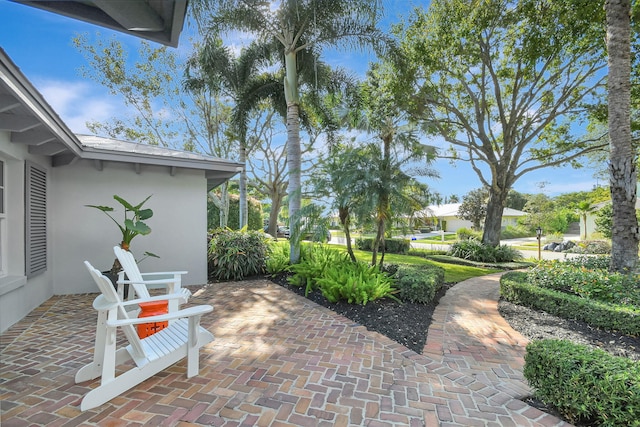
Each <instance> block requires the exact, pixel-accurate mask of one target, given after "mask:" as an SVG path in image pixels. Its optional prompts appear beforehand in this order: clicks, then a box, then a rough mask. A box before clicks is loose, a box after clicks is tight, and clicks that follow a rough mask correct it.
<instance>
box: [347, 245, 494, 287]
mask: <svg viewBox="0 0 640 427" xmlns="http://www.w3.org/2000/svg"><path fill="white" fill-rule="evenodd" d="M335 247H336V249H339V250H343V251H345V252H346V250H347V249H346V248H345V247H343V246H335ZM353 253H354V255H355V256H356V258H358V260H360V261H364V262H371V252H367V251H361V250H358V249H354V250H353ZM378 259H379V258H378ZM384 260H385V262H388V263H391V264H415V265H437V266H440V267H442V268H444V280H445V282H447V283H457V282H462V281H463V280H467V279H470V278H472V277H478V276H485V275H487V274H491V273H496V272H497V271H499V270H496V269H493V268H479V267H469V266H465V265H457V264H449V263H444V262H437V261H431V260H428V259H425V258H422V257H417V256H411V255H398V254H385V256H384Z"/></svg>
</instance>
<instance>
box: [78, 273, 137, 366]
mask: <svg viewBox="0 0 640 427" xmlns="http://www.w3.org/2000/svg"><path fill="white" fill-rule="evenodd" d="M84 265H85V266H86V267H87V270H89V273H90V274H91V277H93V280H94V281H95V282H96V284H97V285H98V288H99V289H100V292H101V293H102V295H100V296H98V298H96V300H95V302H94V303H93V307H94V308H95V309H96V310H106V311H112V310H113V311H114V317H115V318H119V319H128V318H129V313H128V312H127V310H126V309H125V307H124V305H123V304H122V300H120V297H119V296H118V293H117V292H116V290H115V288H114V287H113V283H111V280H109V278H108V277H107V276H105V275H104V274H102V273H101V272H100V271H99V270H98V269H96V268H95V267H94V266H92V265H91V263H89V261H85V262H84ZM101 300H102V301H101ZM122 331H123V332H124V334H125V336H126V337H127V340H128V341H129V343H130V344H131V347H132V351H133V352H134V354H135V355H136V357H144V356H145V351H144V348H143V347H142V344H141V342H140V338H139V337H138V333H137V332H136V329H135V327H134V326H132V325H124V326H122Z"/></svg>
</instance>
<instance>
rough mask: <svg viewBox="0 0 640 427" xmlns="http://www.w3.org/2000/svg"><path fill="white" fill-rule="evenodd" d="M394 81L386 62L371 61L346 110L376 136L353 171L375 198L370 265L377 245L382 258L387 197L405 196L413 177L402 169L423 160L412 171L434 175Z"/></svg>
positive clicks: (429, 149)
mask: <svg viewBox="0 0 640 427" xmlns="http://www.w3.org/2000/svg"><path fill="white" fill-rule="evenodd" d="M394 84H395V82H394V73H393V70H392V68H391V67H390V66H389V64H384V63H383V64H374V65H373V66H372V68H371V69H370V70H369V72H368V73H367V80H366V81H365V82H364V83H363V84H362V86H361V97H360V100H359V105H357V107H356V108H353V109H352V110H351V111H350V118H349V119H350V122H351V124H352V126H353V127H354V128H356V129H359V130H362V131H365V132H367V133H369V134H373V135H375V138H376V140H377V142H374V143H370V144H368V146H367V147H366V150H364V153H365V157H366V161H367V162H368V163H369V166H368V167H363V168H362V170H359V171H357V173H359V174H360V175H361V176H360V179H362V180H364V182H366V183H368V187H369V188H368V189H367V190H366V191H365V192H364V194H368V195H374V197H375V199H376V208H375V211H376V213H375V221H376V228H377V234H376V238H375V241H374V244H373V248H372V250H373V254H372V259H371V264H372V265H375V264H376V262H377V252H378V247H379V246H380V247H381V250H382V256H381V258H380V265H382V263H383V262H384V252H385V244H384V235H385V228H386V224H388V223H389V222H390V220H391V217H392V210H391V201H392V199H394V198H396V199H397V200H398V201H397V203H400V201H401V200H403V199H404V198H405V196H406V193H405V192H404V191H403V189H404V188H405V187H406V186H408V185H410V184H412V183H413V178H412V177H411V176H410V175H409V174H408V173H407V172H405V171H404V170H403V169H406V167H407V165H410V164H413V163H416V162H419V161H423V162H424V163H423V164H422V165H421V166H420V167H414V168H413V171H412V173H413V174H414V175H420V176H431V177H436V176H437V173H436V172H435V171H434V170H432V169H430V167H429V164H430V163H431V162H432V161H433V160H434V158H435V149H434V148H433V147H428V146H425V145H422V144H420V143H419V141H418V137H417V133H416V130H415V128H414V127H413V126H411V125H407V124H406V122H407V116H406V115H405V114H404V113H403V112H402V111H401V110H400V109H399V107H398V103H396V102H395V99H394V97H395V93H394V89H393V88H394ZM379 143H381V144H382V146H380V145H379Z"/></svg>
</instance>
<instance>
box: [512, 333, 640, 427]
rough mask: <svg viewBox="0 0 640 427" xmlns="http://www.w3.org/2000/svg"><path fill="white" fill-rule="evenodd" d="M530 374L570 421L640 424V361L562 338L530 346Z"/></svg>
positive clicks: (537, 387)
mask: <svg viewBox="0 0 640 427" xmlns="http://www.w3.org/2000/svg"><path fill="white" fill-rule="evenodd" d="M524 376H525V378H526V379H527V381H528V382H529V384H530V385H531V386H532V387H533V388H534V389H535V394H536V396H537V397H539V398H540V399H541V400H543V401H545V402H547V403H551V404H553V405H554V406H555V407H556V408H557V409H558V411H560V412H561V413H562V414H563V415H564V416H565V417H566V418H567V419H568V420H569V421H571V422H573V423H576V422H579V421H586V422H589V423H590V425H591V423H593V425H599V426H616V427H618V426H635V427H637V426H640V363H638V362H634V361H632V360H630V359H627V358H624V357H615V356H611V355H609V354H608V353H606V352H604V351H602V350H600V349H595V350H591V349H588V348H587V347H585V346H581V345H577V344H574V343H571V342H569V341H562V340H542V341H532V342H530V343H529V344H528V345H527V352H526V354H525V366H524Z"/></svg>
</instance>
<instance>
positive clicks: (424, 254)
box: [407, 248, 447, 258]
mask: <svg viewBox="0 0 640 427" xmlns="http://www.w3.org/2000/svg"><path fill="white" fill-rule="evenodd" d="M446 253H447V251H445V250H442V249H414V248H411V249H409V252H408V253H407V255H411V256H419V257H421V258H429V257H430V256H432V255H445V254H446Z"/></svg>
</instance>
